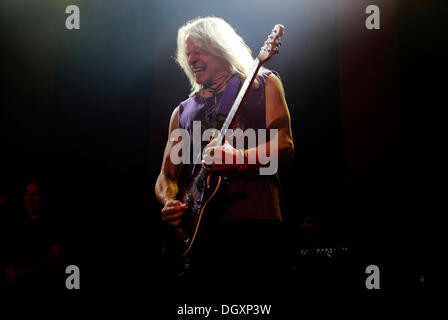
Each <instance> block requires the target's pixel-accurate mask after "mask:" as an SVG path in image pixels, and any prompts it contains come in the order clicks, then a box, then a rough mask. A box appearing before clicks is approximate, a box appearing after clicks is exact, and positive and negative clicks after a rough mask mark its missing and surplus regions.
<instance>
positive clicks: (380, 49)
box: [0, 0, 442, 295]
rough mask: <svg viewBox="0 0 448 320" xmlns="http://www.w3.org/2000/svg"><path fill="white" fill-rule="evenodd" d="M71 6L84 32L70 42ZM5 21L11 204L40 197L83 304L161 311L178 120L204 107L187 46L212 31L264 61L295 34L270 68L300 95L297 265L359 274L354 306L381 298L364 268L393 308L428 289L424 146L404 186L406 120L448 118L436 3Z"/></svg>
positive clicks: (163, 6) (163, 7)
mask: <svg viewBox="0 0 448 320" xmlns="http://www.w3.org/2000/svg"><path fill="white" fill-rule="evenodd" d="M69 4H75V5H78V6H79V8H80V12H81V29H80V30H67V29H66V28H65V19H66V17H67V14H65V8H66V6H67V5H69ZM369 4H377V5H378V6H379V7H380V9H381V30H372V31H369V30H367V29H366V28H365V26H364V22H365V18H366V17H367V15H366V14H365V13H364V10H365V8H366V6H367V5H369ZM0 10H1V11H0V15H1V19H0V37H1V43H2V51H1V69H2V72H1V73H2V77H1V100H2V103H1V113H0V137H1V149H0V150H1V157H0V169H1V170H0V175H1V186H2V187H3V189H4V190H5V192H6V193H7V194H8V195H9V196H10V198H11V199H13V200H14V201H16V202H17V203H18V204H19V203H21V202H20V201H21V192H22V186H23V182H24V181H25V179H27V178H28V177H30V176H37V177H39V178H40V179H41V181H42V192H43V195H42V201H43V207H44V212H45V211H46V212H49V213H51V214H53V215H54V216H55V217H57V218H58V221H59V222H58V224H57V228H59V230H61V231H62V233H63V236H64V242H65V246H66V261H67V264H76V265H78V266H79V267H80V270H81V274H82V289H81V290H80V291H82V292H86V293H93V294H96V293H101V294H118V295H120V294H123V293H126V294H128V293H131V292H134V291H138V290H143V291H146V292H147V293H148V294H149V292H151V290H152V289H154V288H156V287H157V285H156V284H157V283H159V280H160V274H161V272H162V270H161V269H162V268H163V266H162V265H161V263H160V261H161V260H160V237H161V228H160V226H161V223H160V220H159V212H160V206H159V205H158V203H157V202H156V200H155V197H154V192H153V190H154V183H155V180H156V178H157V175H158V171H159V168H160V163H161V157H162V152H163V149H164V145H165V142H166V138H167V130H168V120H169V117H170V114H171V112H172V110H173V109H174V107H176V106H177V105H178V103H179V102H180V101H182V100H184V99H185V98H186V97H187V95H188V92H189V85H188V82H187V79H186V77H185V76H184V75H183V74H182V72H181V70H180V68H179V67H178V66H177V65H176V64H175V62H174V58H173V56H174V52H175V45H176V43H175V39H176V33H177V29H178V28H179V27H180V26H181V25H182V24H183V23H184V22H186V21H187V20H189V19H191V18H194V17H196V16H205V15H216V16H220V17H223V18H224V19H226V20H227V21H228V22H230V23H231V24H232V25H233V26H234V27H235V28H236V30H237V32H238V33H239V34H240V35H241V36H242V37H243V38H244V39H246V41H247V43H248V45H249V46H250V48H251V49H252V51H253V52H254V53H257V52H258V50H259V48H260V46H261V45H262V43H263V41H264V40H265V38H266V36H267V35H268V34H269V32H270V30H271V28H272V26H273V25H274V24H276V23H282V24H284V25H285V26H286V30H287V32H286V34H285V36H284V38H283V40H282V42H283V46H282V47H281V51H280V55H279V56H277V57H275V58H274V59H273V60H271V61H270V62H268V64H267V67H269V68H271V69H274V70H276V71H278V72H279V73H280V75H281V78H282V80H283V84H284V88H285V92H286V98H287V102H288V105H289V109H290V113H291V118H292V128H293V136H294V142H295V159H294V161H293V163H291V164H288V165H283V166H282V167H281V168H280V175H281V180H282V187H283V190H282V205H283V213H284V216H285V219H286V221H287V222H288V225H289V230H290V232H291V241H292V243H293V244H294V246H296V248H297V254H298V253H299V252H300V250H299V249H301V248H311V247H313V246H314V247H331V248H338V249H341V248H347V251H344V257H343V259H342V260H338V263H339V264H338V263H333V262H331V259H323V260H322V261H321V260H319V259H318V261H317V262H316V261H313V262H305V263H311V264H312V265H313V266H314V267H315V269H314V273H313V274H312V275H311V276H314V277H320V276H321V275H322V274H321V273H328V272H329V273H331V274H332V276H335V277H337V276H338V272H342V273H341V274H344V276H345V277H347V278H346V280H341V281H340V282H339V283H341V282H344V283H345V282H346V283H347V287H346V288H344V289H346V290H348V291H350V292H353V293H360V294H371V292H367V290H366V289H365V287H364V281H365V277H366V275H365V268H366V266H367V265H370V264H375V265H378V266H379V267H380V270H381V272H382V274H381V276H382V281H383V282H382V290H381V292H382V293H384V292H393V291H394V290H395V289H397V290H402V289H408V288H409V289H412V290H413V289H417V288H419V285H420V283H419V282H418V281H419V279H420V278H419V277H420V274H422V273H425V272H426V270H427V266H425V263H424V261H425V259H426V258H427V257H426V253H425V250H426V246H425V243H424V242H423V241H424V236H425V230H426V229H425V228H426V225H427V222H425V218H424V215H425V212H424V211H425V210H426V209H427V207H426V206H425V204H424V200H423V199H425V198H424V197H425V196H429V194H430V192H431V191H430V190H429V189H427V188H424V187H423V186H422V182H423V181H424V180H425V179H427V178H426V175H425V174H421V173H419V172H420V171H419V170H418V169H417V170H416V165H417V168H418V167H420V165H421V162H419V160H417V159H420V158H419V157H418V156H416V155H415V153H417V150H420V151H419V152H421V151H423V148H424V146H426V144H425V143H423V142H422V141H424V139H423V136H420V135H419V137H420V139H422V140H418V139H417V140H414V139H413V140H412V143H413V147H412V149H411V150H412V153H411V155H409V156H408V157H406V158H405V159H406V164H405V166H404V167H405V168H406V171H405V172H403V169H402V166H401V156H400V153H401V146H402V144H401V132H400V109H405V110H418V109H420V107H421V106H422V105H428V104H429V105H436V104H437V103H438V102H437V96H436V95H434V94H430V92H431V93H434V91H436V92H437V90H434V89H437V87H435V86H436V85H435V84H434V83H433V82H432V81H428V78H429V79H431V76H432V72H433V69H432V67H434V66H436V65H437V64H438V62H437V61H438V60H437V59H438V58H437V57H438V56H437V54H438V53H437V52H436V50H435V47H434V46H433V45H434V44H436V43H438V41H441V36H442V28H441V21H438V20H437V19H433V20H432V21H431V25H430V26H429V31H426V29H422V28H420V25H421V24H425V21H426V19H428V18H427V17H428V16H430V15H432V14H434V13H436V12H437V11H439V10H440V8H439V7H438V6H437V5H436V3H435V2H432V1H427V2H425V4H421V3H420V4H419V3H418V1H400V5H398V4H397V2H395V1H379V0H377V1H355V0H345V1H329V0H328V1H295V0H294V1H292V0H291V1H281V2H278V3H277V2H272V1H234V0H229V1H225V2H220V3H218V2H215V1H185V2H181V1H173V0H165V1H143V0H142V1H138V0H132V1H124V0H121V1H118V0H110V1H100V0H96V1H95V0H91V1H75V0H72V1H65V0H60V1H23V0H14V1H12V0H4V1H2V2H1V4H0ZM419 114H420V113H419ZM421 116H422V119H421V121H422V123H421V124H420V125H422V126H423V124H424V123H423V122H424V120H425V119H429V116H428V115H427V114H426V113H425V112H424V111H423V112H422V114H421ZM418 126H419V125H416V124H415V123H413V124H412V125H411V126H410V130H414V129H416V128H417V127H418ZM414 143H415V144H414ZM413 155H414V156H413ZM422 158H423V157H422ZM411 168H412V170H411ZM409 170H411V171H412V173H411V174H410V171H409ZM415 208H418V210H417V212H414V211H413V209H415ZM417 226H418V228H417ZM2 228H7V226H2ZM342 250H345V249H342ZM408 253H412V254H411V255H408ZM302 258H303V257H302ZM310 259H311V260H312V259H313V258H310ZM310 269H313V268H310ZM332 270H333V271H332ZM334 270H337V271H334ZM310 272H311V271H310ZM327 277H328V275H327ZM63 285H64V284H63V283H62V284H61V291H64V288H63ZM329 286H331V285H330V284H329ZM299 289H300V288H298V290H299ZM323 289H325V287H323ZM333 289H335V290H336V291H338V290H339V289H338V288H333ZM340 289H341V290H343V288H340Z"/></svg>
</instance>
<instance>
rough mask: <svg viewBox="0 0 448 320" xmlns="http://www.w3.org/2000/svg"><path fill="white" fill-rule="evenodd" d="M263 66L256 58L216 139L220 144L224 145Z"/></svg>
mask: <svg viewBox="0 0 448 320" xmlns="http://www.w3.org/2000/svg"><path fill="white" fill-rule="evenodd" d="M261 66H262V63H261V61H260V60H259V59H258V58H255V60H254V63H253V64H252V67H251V69H250V73H249V76H248V77H247V78H246V80H244V83H243V85H242V86H241V89H240V91H239V93H238V95H237V96H236V98H235V101H234V102H233V105H232V108H231V109H230V111H229V114H228V115H227V118H226V121H224V124H223V125H222V128H221V130H220V132H219V134H218V135H217V137H216V140H217V142H218V144H222V143H223V141H224V137H225V135H226V132H227V130H228V129H230V128H231V127H232V126H233V125H234V121H235V120H236V118H237V116H238V113H239V112H240V110H241V107H242V105H243V103H244V100H245V99H246V97H247V94H248V93H249V89H250V88H251V86H252V84H253V83H254V80H255V78H256V76H257V74H258V70H260V68H261Z"/></svg>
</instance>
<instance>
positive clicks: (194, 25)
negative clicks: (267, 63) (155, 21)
mask: <svg viewBox="0 0 448 320" xmlns="http://www.w3.org/2000/svg"><path fill="white" fill-rule="evenodd" d="M188 38H191V40H193V42H194V43H195V44H196V45H197V46H199V47H202V48H205V49H206V50H208V51H210V54H212V55H214V56H217V57H221V58H224V59H225V60H226V61H227V62H228V63H229V65H230V71H231V72H232V73H238V74H239V75H240V78H242V79H245V78H246V77H247V76H248V75H249V72H250V71H249V69H250V67H251V66H252V62H253V58H252V52H251V50H250V48H249V47H248V46H247V45H246V43H245V42H244V40H243V39H242V38H241V37H240V36H239V35H238V34H237V33H236V32H235V30H234V29H233V28H232V26H231V25H230V24H228V23H227V22H226V21H224V19H222V18H217V17H213V16H210V17H204V18H195V19H193V20H190V21H188V22H187V23H185V24H184V25H183V26H182V27H180V28H179V31H178V33H177V50H176V61H177V63H178V64H179V65H180V66H181V68H182V69H183V70H184V72H185V74H186V75H187V77H188V79H189V80H190V83H191V93H190V97H191V96H193V95H195V94H196V93H198V92H199V91H200V90H201V89H202V85H200V84H198V83H197V82H196V80H195V78H194V75H193V72H192V71H191V69H190V66H189V65H188V57H187V52H186V41H187V39H188Z"/></svg>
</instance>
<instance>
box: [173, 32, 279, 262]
mask: <svg viewBox="0 0 448 320" xmlns="http://www.w3.org/2000/svg"><path fill="white" fill-rule="evenodd" d="M283 33H284V27H283V26H282V25H280V24H277V25H275V27H274V29H273V30H272V32H271V34H270V35H269V36H268V38H267V40H266V41H265V43H264V46H263V47H262V48H261V50H260V52H259V54H258V56H257V57H256V58H255V60H254V62H253V65H252V67H251V69H250V70H251V71H250V74H249V76H248V77H247V78H246V79H245V81H244V83H243V85H242V86H241V89H240V91H239V92H238V95H237V96H236V98H235V101H234V103H233V105H232V108H231V109H230V111H229V113H228V115H227V117H226V120H225V121H224V123H223V125H222V128H221V129H220V131H219V132H218V133H217V135H215V137H214V139H215V142H216V145H221V144H222V143H223V141H224V138H225V135H226V131H227V130H228V129H230V128H232V127H233V125H234V120H236V118H237V116H238V113H239V111H240V110H241V107H242V106H243V103H244V101H245V98H246V97H247V94H248V92H249V89H250V88H251V86H252V84H253V82H254V80H255V78H256V76H257V74H258V71H259V70H260V68H261V66H262V65H263V64H264V63H265V62H266V61H268V60H269V59H271V58H272V57H273V56H274V55H275V54H278V51H279V46H280V45H281V43H280V37H281V36H282V35H283ZM199 165H200V164H199ZM195 171H196V172H195V174H194V175H193V177H192V179H191V181H190V183H189V184H187V185H186V187H184V188H182V187H181V190H180V197H179V199H180V200H181V201H182V202H184V203H186V204H188V207H189V208H188V212H187V213H186V214H185V216H184V218H183V219H184V220H183V225H182V226H181V227H179V228H177V229H176V230H175V239H174V242H175V247H176V252H177V253H176V255H179V256H182V257H185V256H187V255H188V253H189V252H190V250H191V248H192V246H193V244H194V242H195V240H196V238H197V234H198V230H199V226H200V224H201V221H202V220H203V219H204V212H205V211H206V208H207V206H208V205H209V203H210V201H211V200H212V199H213V197H214V196H215V195H216V193H217V192H218V189H219V187H220V185H221V180H222V177H221V176H219V175H217V174H210V173H209V172H207V171H206V170H205V169H204V168H202V167H201V168H200V169H199V170H195Z"/></svg>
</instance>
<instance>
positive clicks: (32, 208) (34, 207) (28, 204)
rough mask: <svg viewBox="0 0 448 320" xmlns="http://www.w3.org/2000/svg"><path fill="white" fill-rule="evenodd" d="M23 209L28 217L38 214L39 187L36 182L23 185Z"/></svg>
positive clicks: (37, 215)
mask: <svg viewBox="0 0 448 320" xmlns="http://www.w3.org/2000/svg"><path fill="white" fill-rule="evenodd" d="M24 200H25V210H26V212H27V213H29V214H30V217H31V218H32V219H33V218H38V217H39V216H40V187H39V185H38V184H36V183H30V184H28V185H27V186H26V187H25V194H24Z"/></svg>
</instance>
